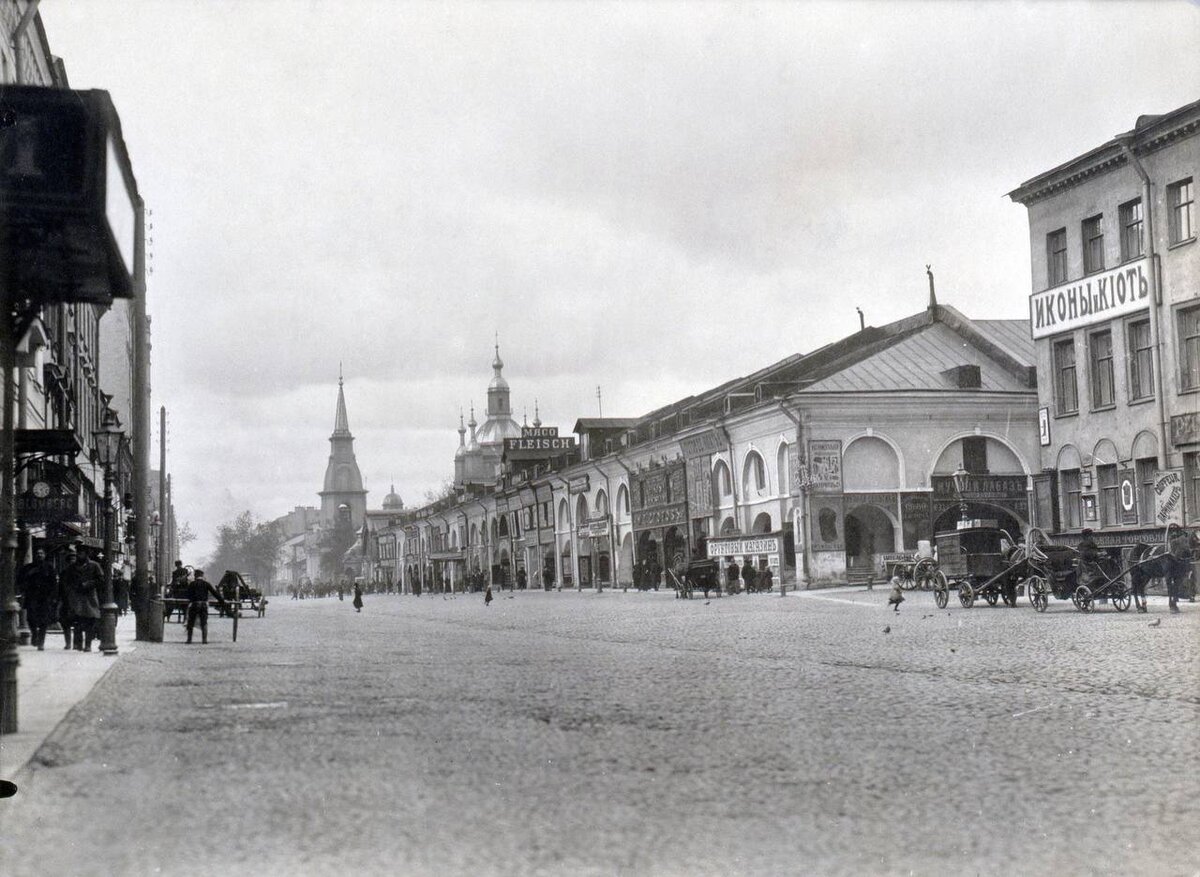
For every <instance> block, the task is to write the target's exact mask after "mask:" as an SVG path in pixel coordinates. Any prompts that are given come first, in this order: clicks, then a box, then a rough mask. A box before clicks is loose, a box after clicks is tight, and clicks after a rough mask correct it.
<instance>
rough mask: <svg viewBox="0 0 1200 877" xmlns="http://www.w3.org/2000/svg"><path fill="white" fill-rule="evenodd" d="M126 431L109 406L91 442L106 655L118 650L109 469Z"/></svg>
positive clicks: (117, 457) (110, 469) (103, 641)
mask: <svg viewBox="0 0 1200 877" xmlns="http://www.w3.org/2000/svg"><path fill="white" fill-rule="evenodd" d="M124 439H125V433H124V432H122V431H121V422H120V420H119V419H118V418H117V414H116V412H115V411H113V410H112V409H111V408H108V409H106V410H105V412H104V423H103V424H101V426H100V428H99V429H97V430H95V431H94V432H93V433H92V445H93V447H94V448H95V449H96V461H97V462H98V463H99V464H100V465H101V466H103V467H104V551H105V555H104V591H103V593H102V594H101V597H100V599H101V600H102V601H103V602H102V604H101V606H100V651H101V652H103V653H104V654H106V655H115V654H116V653H117V604H116V603H115V602H114V601H113V585H112V557H111V554H112V543H113V533H112V529H113V508H112V485H113V479H112V473H113V469H114V468H115V467H116V465H117V461H118V460H119V459H120V457H121V442H122V441H124Z"/></svg>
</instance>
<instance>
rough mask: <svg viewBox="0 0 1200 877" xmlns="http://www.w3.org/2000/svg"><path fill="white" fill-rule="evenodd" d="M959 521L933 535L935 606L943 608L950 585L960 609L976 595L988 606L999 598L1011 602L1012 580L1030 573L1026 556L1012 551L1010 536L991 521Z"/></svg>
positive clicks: (1010, 603)
mask: <svg viewBox="0 0 1200 877" xmlns="http://www.w3.org/2000/svg"><path fill="white" fill-rule="evenodd" d="M963 524H964V526H960V527H959V528H958V529H956V530H950V531H948V532H945V533H938V534H937V536H936V540H937V550H938V560H937V568H936V571H935V572H934V573H933V575H932V579H933V597H934V601H935V602H936V603H937V606H938V608H939V609H945V608H946V605H947V604H948V603H949V602H950V589H951V588H956V589H957V590H958V602H959V603H960V604H961V605H962V607H963V608H964V609H970V608H971V607H972V606H974V605H975V601H976V600H977V599H979V598H982V599H984V600H986V601H987V604H988V605H989V606H995V605H996V604H997V603H999V602H1000V601H1001V600H1003V601H1004V604H1005V605H1007V606H1015V605H1016V602H1017V600H1016V583H1017V581H1019V580H1021V579H1024V578H1026V577H1027V576H1028V575H1029V573H1030V568H1029V560H1028V557H1027V556H1026V555H1025V553H1024V552H1022V551H1014V550H1013V545H1014V543H1013V539H1012V537H1011V536H1010V535H1009V534H1008V532H1007V531H1006V530H1003V529H1001V528H1000V527H997V526H995V524H992V523H987V522H984V523H979V522H974V521H973V522H970V524H969V525H967V522H965V521H964V522H963ZM1006 543H1007V544H1006Z"/></svg>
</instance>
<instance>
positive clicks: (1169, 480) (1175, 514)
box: [1154, 469, 1183, 527]
mask: <svg viewBox="0 0 1200 877" xmlns="http://www.w3.org/2000/svg"><path fill="white" fill-rule="evenodd" d="M1154 522H1155V523H1156V524H1157V525H1158V526H1160V527H1165V526H1166V525H1167V524H1179V525H1180V526H1183V470H1182V469H1164V470H1162V471H1161V472H1155V473H1154Z"/></svg>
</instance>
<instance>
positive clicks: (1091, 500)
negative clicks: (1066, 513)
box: [1081, 493, 1096, 521]
mask: <svg viewBox="0 0 1200 877" xmlns="http://www.w3.org/2000/svg"><path fill="white" fill-rule="evenodd" d="M1081 499H1082V500H1083V519H1084V520H1085V521H1094V520H1096V494H1094V493H1085V494H1084V495H1083V496H1082V497H1081Z"/></svg>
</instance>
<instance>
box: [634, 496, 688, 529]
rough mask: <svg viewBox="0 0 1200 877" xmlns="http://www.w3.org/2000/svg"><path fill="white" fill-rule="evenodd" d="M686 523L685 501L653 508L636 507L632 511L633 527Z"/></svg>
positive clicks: (645, 527)
mask: <svg viewBox="0 0 1200 877" xmlns="http://www.w3.org/2000/svg"><path fill="white" fill-rule="evenodd" d="M686 523H687V503H683V502H680V503H675V504H674V505H668V506H659V507H657V508H653V509H636V510H635V511H634V512H633V529H634V530H650V529H653V528H655V527H675V526H680V525H683V524H686Z"/></svg>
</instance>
